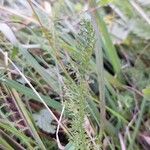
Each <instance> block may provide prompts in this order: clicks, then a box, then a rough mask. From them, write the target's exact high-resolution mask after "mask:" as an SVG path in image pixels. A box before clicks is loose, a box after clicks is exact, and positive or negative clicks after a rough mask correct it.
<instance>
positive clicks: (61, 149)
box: [56, 106, 65, 150]
mask: <svg viewBox="0 0 150 150" xmlns="http://www.w3.org/2000/svg"><path fill="white" fill-rule="evenodd" d="M64 110H65V106H64V107H63V108H62V112H61V115H60V118H59V124H58V126H57V130H56V139H57V145H58V147H59V149H60V150H64V149H65V147H64V146H62V145H61V143H60V140H59V136H58V132H59V128H60V122H61V120H62V117H63V113H64Z"/></svg>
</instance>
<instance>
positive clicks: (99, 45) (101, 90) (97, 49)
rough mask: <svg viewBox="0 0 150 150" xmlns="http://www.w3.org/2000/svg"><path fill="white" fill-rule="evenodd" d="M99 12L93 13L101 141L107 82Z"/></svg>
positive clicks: (104, 117)
mask: <svg viewBox="0 0 150 150" xmlns="http://www.w3.org/2000/svg"><path fill="white" fill-rule="evenodd" d="M90 5H91V7H95V2H94V1H93V0H91V1H90ZM97 15H98V14H97V12H94V11H93V12H92V13H91V16H92V22H93V27H94V29H95V33H96V39H97V41H96V47H95V56H96V68H97V76H98V83H99V93H100V96H99V100H100V102H99V107H100V124H101V129H100V139H101V137H102V135H103V133H104V129H105V123H106V106H105V82H104V66H103V51H102V39H101V35H100V28H99V20H98V19H97Z"/></svg>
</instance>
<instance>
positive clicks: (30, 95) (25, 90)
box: [3, 79, 61, 111]
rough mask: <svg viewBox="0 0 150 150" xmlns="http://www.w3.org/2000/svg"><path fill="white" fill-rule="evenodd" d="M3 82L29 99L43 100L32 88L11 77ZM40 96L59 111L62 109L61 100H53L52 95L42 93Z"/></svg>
mask: <svg viewBox="0 0 150 150" xmlns="http://www.w3.org/2000/svg"><path fill="white" fill-rule="evenodd" d="M3 82H4V84H6V85H8V86H9V87H11V88H14V89H16V90H17V91H18V92H20V93H21V94H24V95H25V96H27V97H28V98H29V99H34V100H35V101H38V102H41V100H40V99H39V98H38V97H37V96H36V94H35V93H34V92H33V91H32V90H31V89H30V88H28V87H25V86H24V85H22V84H20V83H18V82H16V81H13V80H9V79H5V80H4V81H3ZM40 96H41V97H42V99H43V100H44V101H45V102H46V104H47V105H48V106H49V107H52V108H54V109H56V110H57V111H61V104H60V103H59V102H57V101H55V100H52V99H51V98H50V97H48V96H44V95H42V94H40Z"/></svg>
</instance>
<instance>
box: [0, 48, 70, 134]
mask: <svg viewBox="0 0 150 150" xmlns="http://www.w3.org/2000/svg"><path fill="white" fill-rule="evenodd" d="M0 52H1V53H2V54H3V55H5V53H4V52H3V50H2V49H0ZM7 59H8V61H9V62H10V63H11V64H12V65H13V66H14V68H15V69H16V70H17V71H18V72H19V74H20V75H21V76H22V78H23V79H24V80H25V81H26V82H27V84H28V85H29V86H30V87H31V89H32V90H33V91H34V93H35V94H36V95H37V96H38V98H39V99H40V100H41V102H42V103H43V104H44V106H45V107H46V108H47V109H48V111H49V112H50V114H51V116H52V117H53V118H54V120H55V121H56V122H57V123H58V124H59V120H58V119H57V117H56V116H55V115H54V113H53V112H52V111H51V109H50V108H49V107H48V106H47V104H46V103H45V101H44V100H43V99H42V98H41V96H40V95H39V93H38V92H37V91H36V90H35V88H34V87H33V86H32V84H31V83H30V82H29V80H28V79H27V78H26V77H25V75H24V74H23V73H22V72H21V71H20V70H19V69H18V67H17V66H16V65H15V64H14V63H13V62H12V60H11V59H10V58H9V57H8V58H7ZM60 127H61V128H62V129H63V130H64V131H65V132H66V133H67V134H69V132H68V130H67V129H66V128H65V127H64V125H62V124H61V123H60Z"/></svg>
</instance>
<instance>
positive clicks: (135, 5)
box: [129, 0, 150, 25]
mask: <svg viewBox="0 0 150 150" xmlns="http://www.w3.org/2000/svg"><path fill="white" fill-rule="evenodd" d="M129 2H130V4H131V5H132V6H133V7H134V8H135V9H136V11H137V12H138V13H139V15H140V16H141V17H142V18H143V19H144V20H145V21H146V22H147V23H148V24H149V25H150V18H149V17H148V16H147V15H146V13H145V12H144V11H143V9H142V8H141V7H140V6H139V5H138V4H136V2H134V1H133V0H131V1H129Z"/></svg>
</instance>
